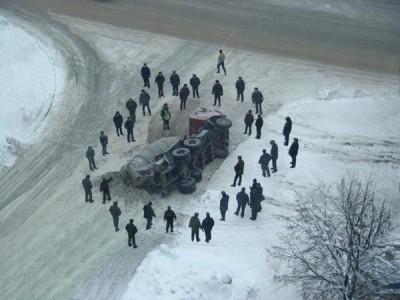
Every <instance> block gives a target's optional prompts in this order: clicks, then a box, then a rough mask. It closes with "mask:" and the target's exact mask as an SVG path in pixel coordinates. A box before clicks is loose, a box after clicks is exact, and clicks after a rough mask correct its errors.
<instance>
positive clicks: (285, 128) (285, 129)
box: [282, 117, 292, 146]
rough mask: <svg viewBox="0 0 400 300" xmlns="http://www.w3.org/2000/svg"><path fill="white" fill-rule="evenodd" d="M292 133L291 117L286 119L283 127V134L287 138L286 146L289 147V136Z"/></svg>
mask: <svg viewBox="0 0 400 300" xmlns="http://www.w3.org/2000/svg"><path fill="white" fill-rule="evenodd" d="M291 131H292V120H291V119H290V117H286V123H285V126H283V130H282V134H283V136H284V137H285V143H284V145H285V146H288V145H289V135H290V132H291Z"/></svg>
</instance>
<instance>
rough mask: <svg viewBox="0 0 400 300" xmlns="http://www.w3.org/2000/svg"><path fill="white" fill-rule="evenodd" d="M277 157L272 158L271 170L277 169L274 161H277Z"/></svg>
mask: <svg viewBox="0 0 400 300" xmlns="http://www.w3.org/2000/svg"><path fill="white" fill-rule="evenodd" d="M277 160H278V159H277V158H273V159H272V171H275V172H276V171H278V168H277V167H276V161H277Z"/></svg>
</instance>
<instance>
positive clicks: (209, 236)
mask: <svg viewBox="0 0 400 300" xmlns="http://www.w3.org/2000/svg"><path fill="white" fill-rule="evenodd" d="M204 233H205V235H206V242H207V243H208V242H209V241H211V229H207V230H206V229H204Z"/></svg>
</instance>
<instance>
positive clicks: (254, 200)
mask: <svg viewBox="0 0 400 300" xmlns="http://www.w3.org/2000/svg"><path fill="white" fill-rule="evenodd" d="M259 188H260V186H259V184H256V186H255V187H254V188H251V189H250V208H251V217H250V220H253V221H255V220H256V219H257V214H258V213H259V212H260V211H261V196H260V193H261V194H262V191H260V190H259Z"/></svg>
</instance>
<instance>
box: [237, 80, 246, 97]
mask: <svg viewBox="0 0 400 300" xmlns="http://www.w3.org/2000/svg"><path fill="white" fill-rule="evenodd" d="M245 87H246V84H245V82H244V80H243V79H242V77H239V78H238V80H236V92H237V97H236V101H239V98H240V101H242V102H243V100H244V95H243V93H244V89H245Z"/></svg>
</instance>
